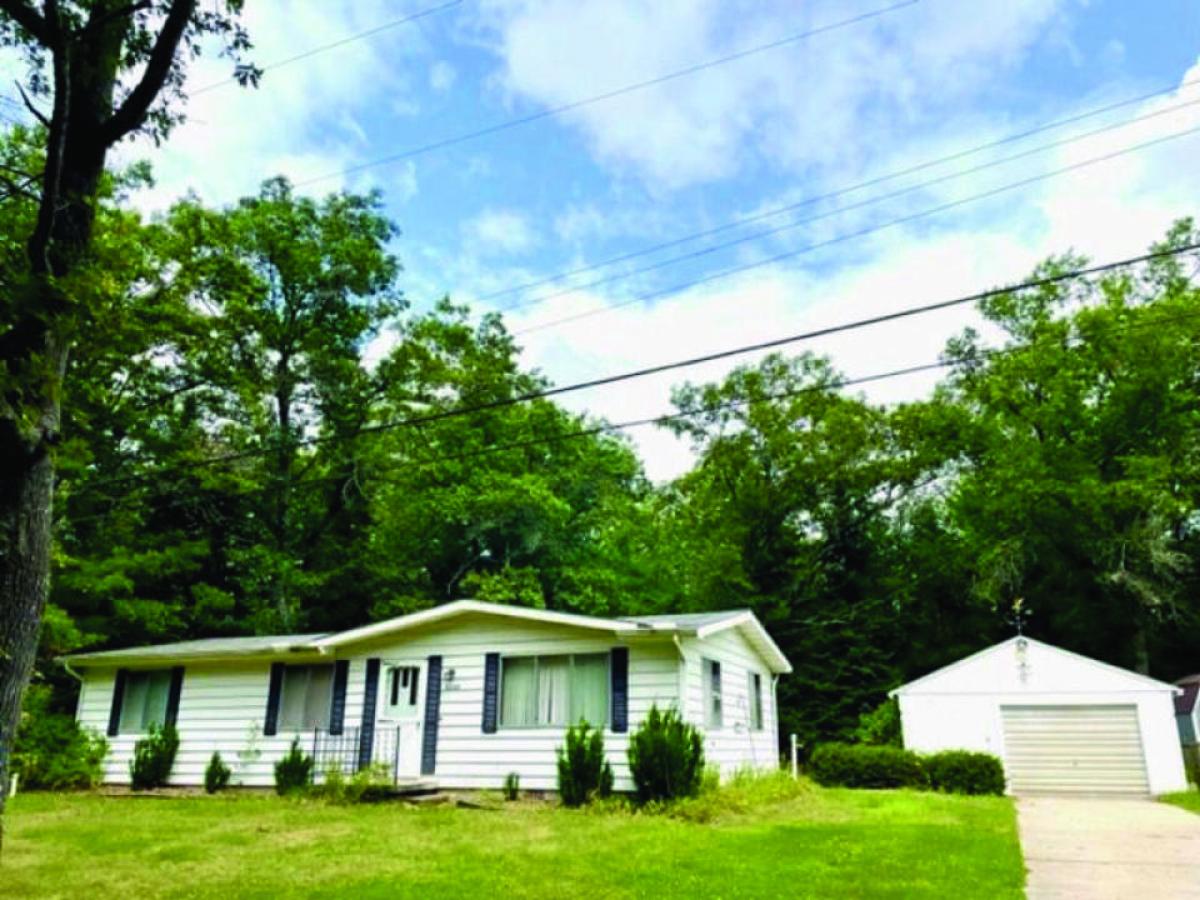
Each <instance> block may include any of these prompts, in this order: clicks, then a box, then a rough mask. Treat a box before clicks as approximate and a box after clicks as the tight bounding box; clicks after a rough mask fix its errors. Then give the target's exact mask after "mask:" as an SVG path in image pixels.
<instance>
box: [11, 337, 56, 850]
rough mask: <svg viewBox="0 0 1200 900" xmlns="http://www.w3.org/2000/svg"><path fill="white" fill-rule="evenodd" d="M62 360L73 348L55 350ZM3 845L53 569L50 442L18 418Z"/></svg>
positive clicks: (51, 404) (48, 416) (50, 404)
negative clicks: (28, 434) (13, 765)
mask: <svg viewBox="0 0 1200 900" xmlns="http://www.w3.org/2000/svg"><path fill="white" fill-rule="evenodd" d="M48 355H49V356H50V357H51V358H53V360H54V362H55V364H56V367H57V368H59V369H61V367H62V366H64V365H65V362H66V348H65V347H58V348H53V349H52V350H51V352H50V353H49V354H48ZM43 419H44V421H43V422H42V423H41V424H42V428H41V429H39V431H41V432H42V433H46V432H47V431H48V432H51V433H52V432H53V430H54V429H55V428H56V427H57V420H58V401H57V397H56V395H52V397H51V399H48V400H47V403H46V405H45V407H44V409H43ZM0 470H2V471H4V472H5V479H4V481H3V482H0V848H2V847H3V838H4V831H3V827H4V826H3V816H4V807H5V804H6V801H7V797H8V779H9V772H10V766H9V759H10V753H11V751H12V744H13V738H14V736H15V734H16V730H17V725H18V723H19V721H20V715H21V695H22V693H23V692H24V688H25V685H26V684H27V683H28V682H29V677H30V675H31V674H32V672H33V662H34V657H35V656H36V652H37V644H38V634H39V632H40V630H41V622H42V611H43V609H44V608H45V605H46V593H47V590H48V588H49V581H50V578H49V571H50V521H51V503H52V499H53V494H54V466H53V462H52V459H51V457H50V453H49V450H48V448H47V446H46V443H45V442H44V441H40V440H39V441H37V442H36V443H35V444H34V445H33V446H30V444H29V442H28V441H27V440H26V439H25V436H24V435H22V434H21V432H20V431H19V430H18V429H17V428H16V426H15V423H13V422H12V421H11V420H8V421H5V422H3V423H0Z"/></svg>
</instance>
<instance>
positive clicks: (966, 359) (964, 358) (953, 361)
mask: <svg viewBox="0 0 1200 900" xmlns="http://www.w3.org/2000/svg"><path fill="white" fill-rule="evenodd" d="M1193 249H1195V248H1193ZM1179 252H1183V248H1181V249H1180V251H1179ZM1197 318H1200V312H1193V313H1180V314H1177V315H1171V316H1153V317H1149V318H1148V319H1147V320H1146V321H1143V322H1137V323H1131V324H1127V325H1121V326H1117V327H1113V328H1108V329H1105V330H1104V331H1105V333H1107V334H1114V333H1119V334H1126V333H1129V332H1132V331H1137V330H1140V329H1143V328H1151V327H1155V326H1158V325H1162V324H1166V323H1171V322H1179V321H1185V320H1191V319H1197ZM1093 337H1094V336H1093V335H1089V336H1084V335H1079V336H1078V337H1075V338H1073V339H1070V340H1071V341H1073V343H1068V344H1067V345H1066V346H1067V347H1068V348H1069V349H1075V348H1077V347H1080V346H1083V345H1085V344H1086V343H1087V341H1088V340H1090V339H1092V338H1093ZM1061 342H1062V339H1061V337H1059V336H1057V335H1055V336H1048V337H1045V338H1040V339H1035V340H1033V341H1028V342H1025V343H1021V344H1014V345H1011V346H1008V347H991V348H980V349H979V350H978V351H977V352H975V353H970V354H964V355H960V356H943V357H941V358H939V359H938V360H937V361H936V362H930V363H922V364H917V365H912V366H905V367H902V368H896V369H890V370H887V371H884V372H876V373H874V374H871V375H862V376H858V377H854V378H844V377H843V378H835V379H832V380H828V381H821V382H819V383H816V384H808V385H802V386H800V387H798V388H793V389H791V390H786V391H776V392H773V393H767V394H764V395H763V396H761V397H735V398H732V399H730V400H723V401H721V402H719V403H711V404H706V405H703V406H699V407H692V408H689V409H681V410H677V411H675V412H671V413H663V414H661V415H657V416H647V417H645V418H640V419H629V420H627V421H624V422H612V423H601V424H598V425H594V426H592V427H589V428H583V429H578V430H574V431H566V432H560V433H558V434H552V435H542V436H539V437H534V438H528V439H526V440H522V441H514V442H509V443H506V444H491V445H488V446H486V447H481V448H478V449H476V450H466V451H463V452H461V453H454V454H447V455H439V456H432V457H425V458H422V459H416V460H411V461H406V462H405V463H404V464H403V465H402V466H401V468H418V469H420V468H426V467H428V466H431V465H438V464H441V463H447V462H463V461H466V460H469V459H477V458H479V457H482V456H490V455H492V454H496V453H505V452H508V451H512V450H527V449H530V448H532V447H542V446H550V445H554V444H560V443H565V442H567V441H573V440H580V439H583V438H588V437H595V436H598V435H601V434H615V433H617V432H621V431H627V430H629V429H632V428H642V427H646V426H649V425H656V426H661V425H665V424H667V423H669V422H673V421H677V420H680V419H687V418H691V417H693V416H699V415H709V414H712V413H715V412H722V411H725V410H729V409H737V408H740V407H743V406H750V405H753V404H755V403H762V402H770V401H775V400H785V399H790V398H794V397H799V396H803V395H805V394H811V393H820V392H826V391H832V390H841V389H843V388H847V387H854V386H858V385H864V384H872V383H876V382H880V381H887V380H890V379H892V378H901V377H905V376H908V375H916V374H921V373H924V372H932V371H938V370H942V369H948V368H952V367H954V366H965V365H970V364H973V363H978V362H980V361H981V360H984V359H995V358H998V357H1002V356H1007V355H1010V354H1016V353H1020V352H1023V351H1027V350H1031V349H1034V348H1036V347H1039V346H1042V345H1045V344H1060V343H1061ZM360 476H362V477H365V478H369V479H373V480H375V481H383V482H390V483H395V479H388V478H386V477H384V476H381V475H371V474H363V473H360V472H359V471H358V470H357V469H356V468H351V469H347V470H345V471H343V472H340V473H338V474H336V475H329V476H322V477H319V478H308V479H304V480H303V481H298V482H293V483H292V484H291V485H290V487H291V488H292V489H306V488H310V487H316V486H320V485H327V484H333V483H344V482H347V481H351V480H356V479H357V478H358V477H360ZM277 487H278V486H277V485H264V486H261V487H257V488H253V489H251V490H248V491H237V492H230V493H225V494H222V495H221V497H222V498H223V499H224V498H229V497H252V496H254V495H256V494H261V493H266V492H268V491H271V490H275V489H276V488H277ZM131 499H132V498H129V497H126V498H115V499H114V502H113V504H112V506H110V507H109V509H107V510H106V511H104V512H102V513H97V514H93V515H88V516H77V517H71V518H70V520H69V521H70V522H72V523H73V524H74V523H82V522H88V521H93V520H97V519H103V518H107V517H108V516H109V515H110V514H111V513H112V512H113V511H114V510H115V509H117V508H119V507H120V506H122V505H124V504H125V503H127V502H129V501H130V500H131ZM199 499H201V498H197V497H194V496H193V497H188V496H183V495H178V494H174V495H172V496H171V497H168V498H166V501H165V502H164V503H162V504H161V505H160V506H161V507H166V508H171V507H174V506H178V505H181V504H183V503H185V502H187V501H189V500H190V501H192V503H191V505H193V506H195V505H196V502H197V501H198V500H199Z"/></svg>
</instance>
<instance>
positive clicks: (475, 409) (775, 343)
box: [88, 242, 1200, 487]
mask: <svg viewBox="0 0 1200 900" xmlns="http://www.w3.org/2000/svg"><path fill="white" fill-rule="evenodd" d="M1195 250H1200V242H1197V243H1192V244H1186V245H1184V246H1182V247H1176V248H1172V249H1170V250H1159V251H1154V252H1151V253H1144V254H1141V255H1138V256H1132V257H1128V258H1126V259H1121V260H1115V261H1112V262H1107V263H1102V264H1097V265H1093V266H1087V267H1084V268H1079V269H1073V270H1071V271H1068V272H1061V273H1059V274H1056V275H1048V276H1044V277H1041V278H1034V279H1029V280H1027V281H1023V282H1020V283H1018V284H1014V285H1009V286H1007V287H998V288H989V289H987V290H984V291H977V292H975V293H972V294H966V295H963V296H959V297H955V298H952V299H949V300H942V301H938V302H934V303H927V304H924V305H921V306H911V307H906V308H904V309H901V310H897V311H895V312H890V313H882V314H880V315H877V316H870V317H868V318H863V319H856V320H853V321H850V322H844V323H841V324H838V325H830V326H827V327H824V328H817V329H813V330H810V331H804V332H800V333H798V334H792V335H788V336H786V337H780V338H774V339H771V340H767V341H760V342H758V343H754V344H744V345H742V346H739V347H733V348H730V349H727V350H720V351H717V352H714V353H707V354H703V355H701V356H692V357H688V358H686V359H680V360H676V361H674V362H669V363H662V364H659V365H655V366H646V367H643V368H640V369H634V370H631V371H627V372H621V373H618V374H615V375H607V376H603V377H601V378H593V379H590V380H587V381H578V382H574V383H572V384H566V385H560V386H557V387H548V388H544V389H542V390H538V391H530V392H527V393H524V394H518V395H516V396H514V397H506V398H503V399H500V400H493V401H490V402H487V403H479V404H474V405H472V406H459V407H452V408H450V409H446V410H440V411H438V412H434V413H428V414H425V415H421V416H412V417H408V418H404V419H395V420H391V421H387V422H380V423H378V424H375V425H368V426H366V427H364V428H362V429H360V431H359V432H358V433H359V434H371V433H376V432H382V431H390V430H392V429H396V428H408V427H415V426H419V425H427V424H430V423H433V422H440V421H444V420H446V419H454V418H460V417H463V416H470V415H475V414H476V413H481V412H491V411H493V410H497V409H503V408H505V407H510V406H517V405H519V404H522V403H529V402H532V401H534V400H544V399H548V398H550V397H558V396H562V395H564V394H569V393H575V392H578V391H582V390H588V389H591V388H596V387H604V386H607V385H611V384H617V383H620V382H623V381H630V380H633V379H636V378H645V377H647V376H649V375H658V374H661V373H663V372H671V371H675V370H678V369H684V368H691V367H693V366H697V365H701V364H704V363H710V362H716V361H718V360H723V359H730V358H733V357H736V356H744V355H746V354H748V353H757V352H761V351H763V350H773V349H777V348H779V347H785V346H788V345H791V344H797V343H801V342H803V341H810V340H814V339H816V338H821V337H828V336H830V335H834V334H841V333H845V332H848V331H856V330H859V329H862V328H867V327H870V326H873V325H880V324H883V323H886V322H895V321H898V320H901V319H907V318H911V317H913V316H919V315H925V314H928V313H931V312H936V311H939V310H943V309H950V308H953V307H956V306H963V305H966V304H970V303H977V302H979V301H981V300H986V299H989V298H991V297H997V296H1001V295H1003V294H1008V293H1012V292H1015V291H1025V290H1033V289H1037V288H1043V287H1049V286H1052V285H1056V284H1061V283H1063V282H1067V281H1074V280H1076V279H1079V278H1086V277H1088V276H1091V275H1096V274H1100V273H1103V272H1109V271H1113V270H1116V269H1121V268H1126V267H1129V266H1133V265H1139V264H1141V263H1146V262H1151V261H1154V260H1160V259H1167V258H1171V257H1175V256H1180V255H1182V254H1184V253H1190V252H1193V251H1195ZM331 440H334V439H333V438H331V437H313V438H306V439H303V440H299V441H296V442H295V446H297V447H300V446H313V445H317V444H324V443H328V442H329V441H331ZM277 449H278V448H276V447H270V448H255V449H253V450H244V451H239V452H236V453H228V454H222V455H218V456H210V457H205V458H204V459H198V460H191V461H188V462H183V463H178V464H175V465H171V466H164V467H161V468H159V469H156V470H154V471H151V472H144V473H138V474H130V475H121V476H113V477H110V478H105V479H100V480H97V481H93V482H90V483H89V485H88V487H100V486H104V485H110V484H121V483H126V482H129V481H145V480H148V479H152V478H156V477H159V476H160V475H162V474H164V473H167V472H173V471H182V470H191V469H196V468H202V467H206V466H210V465H219V464H221V463H227V462H237V461H239V460H243V459H252V458H255V457H258V456H264V455H267V454H270V453H275V452H277Z"/></svg>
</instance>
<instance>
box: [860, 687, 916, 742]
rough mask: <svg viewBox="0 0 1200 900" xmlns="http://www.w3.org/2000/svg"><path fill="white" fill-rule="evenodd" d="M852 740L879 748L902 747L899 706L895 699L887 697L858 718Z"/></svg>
mask: <svg viewBox="0 0 1200 900" xmlns="http://www.w3.org/2000/svg"><path fill="white" fill-rule="evenodd" d="M854 739H855V740H856V741H858V743H860V744H874V745H876V746H880V747H901V746H903V745H904V740H903V737H902V733H901V729H900V704H899V702H898V701H897V700H896V698H895V697H888V698H887V699H886V700H884V701H883V702H882V703H880V704H879V705H878V706H877V707H875V708H874V709H873V710H871V711H870V712H866V713H863V714H862V715H861V716H859V717H858V727H857V728H855V729H854Z"/></svg>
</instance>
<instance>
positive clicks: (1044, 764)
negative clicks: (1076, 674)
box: [1000, 704, 1150, 794]
mask: <svg viewBox="0 0 1200 900" xmlns="http://www.w3.org/2000/svg"><path fill="white" fill-rule="evenodd" d="M1000 713H1001V718H1002V720H1003V723H1004V758H1005V763H1006V765H1007V770H1008V771H1007V774H1008V780H1009V789H1010V790H1011V791H1013V793H1017V794H1022V793H1037V792H1051V793H1086V794H1096V793H1114V794H1147V793H1149V791H1150V787H1149V784H1148V782H1147V779H1146V760H1145V755H1144V753H1143V752H1142V737H1141V730H1140V729H1139V727H1138V712H1137V706H1136V705H1134V704H1127V705H1121V706H1002V707H1001V708H1000Z"/></svg>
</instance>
